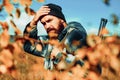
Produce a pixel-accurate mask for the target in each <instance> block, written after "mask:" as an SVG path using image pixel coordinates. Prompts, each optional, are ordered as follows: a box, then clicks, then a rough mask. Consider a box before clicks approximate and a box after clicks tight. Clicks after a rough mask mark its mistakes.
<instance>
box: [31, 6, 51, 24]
mask: <svg viewBox="0 0 120 80" xmlns="http://www.w3.org/2000/svg"><path fill="white" fill-rule="evenodd" d="M49 12H50V8H49V7H48V6H42V7H41V8H40V9H39V10H38V11H37V12H36V14H35V16H34V18H33V20H32V21H31V23H30V25H31V26H34V25H37V22H38V21H39V18H40V17H41V16H44V15H47V14H48V13H49Z"/></svg>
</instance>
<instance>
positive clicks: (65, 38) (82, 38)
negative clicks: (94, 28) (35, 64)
mask: <svg viewBox="0 0 120 80" xmlns="http://www.w3.org/2000/svg"><path fill="white" fill-rule="evenodd" d="M27 27H29V24H28V25H27V26H26V28H27ZM26 28H25V30H24V34H28V35H29V37H30V38H34V39H37V40H40V41H41V42H36V43H35V44H34V45H32V44H31V43H30V41H29V40H26V41H25V43H24V50H25V51H26V52H28V53H30V54H33V55H36V56H40V57H44V58H46V60H48V61H51V60H50V59H49V56H50V54H51V51H52V48H53V47H52V46H51V45H50V44H44V41H48V39H49V37H48V36H38V35H37V33H38V30H37V27H35V28H34V29H33V30H32V31H31V32H30V33H28V32H27V31H26ZM86 37H87V33H86V30H85V29H84V28H83V26H82V25H81V24H80V23H78V22H70V23H68V26H67V27H66V28H65V29H64V30H63V31H62V32H61V34H59V36H58V40H59V41H60V42H63V43H64V44H65V45H67V48H66V52H67V53H68V54H70V53H73V52H74V51H75V50H77V49H78V48H81V47H82V46H84V45H86ZM74 41H78V42H80V44H79V45H73V42H74ZM36 44H41V45H42V47H43V48H42V51H38V50H37V49H36ZM56 61H57V59H56V60H55V61H53V63H54V62H55V63H56ZM48 63H50V64H52V63H51V62H48Z"/></svg>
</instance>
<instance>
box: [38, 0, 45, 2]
mask: <svg viewBox="0 0 120 80" xmlns="http://www.w3.org/2000/svg"><path fill="white" fill-rule="evenodd" d="M37 1H38V2H45V0H37Z"/></svg>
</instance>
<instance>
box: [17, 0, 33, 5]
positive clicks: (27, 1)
mask: <svg viewBox="0 0 120 80" xmlns="http://www.w3.org/2000/svg"><path fill="white" fill-rule="evenodd" d="M19 3H20V4H21V5H22V6H26V5H27V6H30V5H31V4H32V0H19Z"/></svg>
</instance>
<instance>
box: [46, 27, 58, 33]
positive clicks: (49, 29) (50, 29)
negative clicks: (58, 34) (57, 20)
mask: <svg viewBox="0 0 120 80" xmlns="http://www.w3.org/2000/svg"><path fill="white" fill-rule="evenodd" d="M52 30H54V31H57V30H56V29H55V28H48V29H47V33H49V32H50V31H52Z"/></svg>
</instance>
